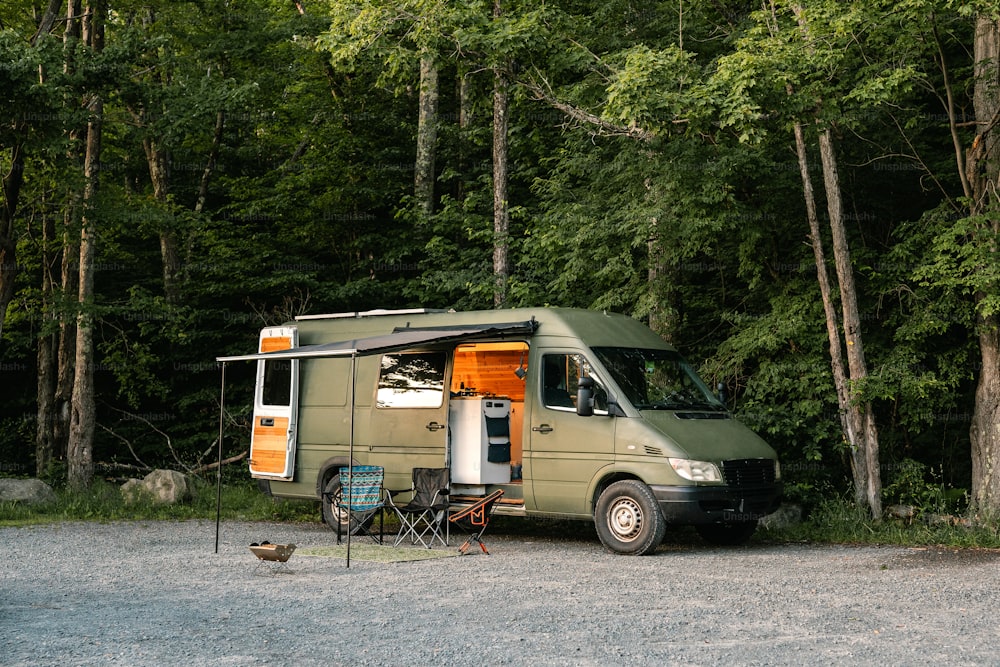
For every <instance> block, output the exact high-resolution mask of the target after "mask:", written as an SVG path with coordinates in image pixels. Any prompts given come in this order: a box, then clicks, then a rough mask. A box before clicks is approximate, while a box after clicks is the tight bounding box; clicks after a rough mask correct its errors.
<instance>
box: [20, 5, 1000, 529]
mask: <svg viewBox="0 0 1000 667" xmlns="http://www.w3.org/2000/svg"><path fill="white" fill-rule="evenodd" d="M46 4H47V3H42V2H40V1H39V0H33V2H31V3H20V2H16V3H15V2H0V171H4V172H8V171H9V170H10V169H11V168H12V148H13V147H14V146H15V145H17V144H18V142H22V143H23V146H24V155H25V156H26V157H25V163H24V168H23V169H24V186H23V192H22V193H21V198H20V203H19V207H18V210H17V213H16V217H15V224H14V233H15V235H16V243H17V268H18V275H17V284H16V288H17V289H16V294H15V298H14V300H13V301H12V302H11V304H10V306H9V308H8V310H7V313H6V317H5V319H4V321H3V328H2V341H0V378H2V379H3V381H2V382H0V404H2V405H3V408H2V410H0V474H19V475H26V474H34V434H35V429H36V414H37V407H36V396H35V394H36V356H35V354H36V353H35V350H36V347H37V344H38V341H39V339H40V338H41V337H42V336H45V335H50V334H51V333H52V332H53V331H55V330H57V328H58V325H59V323H60V322H66V321H71V320H72V318H73V317H74V316H75V313H76V309H77V308H78V306H77V304H76V303H75V299H74V296H75V293H74V292H73V291H72V290H71V286H64V287H65V288H66V292H65V293H63V292H62V291H59V290H57V291H56V292H55V293H54V294H53V295H51V296H46V295H45V294H43V292H42V290H41V285H42V277H43V265H44V264H45V263H46V262H52V261H53V257H55V258H56V261H57V262H58V261H61V260H62V256H61V255H59V253H60V252H61V251H62V250H63V249H64V248H65V252H67V253H68V259H67V261H69V262H70V263H72V261H73V259H72V246H64V245H63V242H62V241H61V239H62V238H63V236H62V233H63V231H64V230H65V232H66V234H67V235H68V236H69V237H72V236H73V235H74V234H75V235H76V237H77V238H78V237H79V231H78V229H77V228H75V227H74V226H73V225H74V224H76V223H75V222H74V221H72V220H70V221H69V222H68V223H64V214H65V212H66V210H67V206H68V201H69V199H70V196H71V194H70V193H71V192H72V191H73V190H74V188H76V187H78V186H79V183H80V180H81V178H82V173H81V167H80V159H79V150H78V147H77V146H76V144H75V142H76V141H77V139H74V138H73V132H74V131H75V130H76V129H77V128H78V127H79V126H80V124H81V122H83V121H84V120H85V119H86V111H85V109H84V108H83V105H82V103H81V100H82V99H84V98H85V97H86V96H87V95H89V94H92V93H95V92H99V93H100V94H101V95H102V96H103V97H104V100H105V122H104V147H103V157H102V168H101V173H102V181H101V191H100V196H99V198H98V200H97V203H96V206H97V209H96V210H97V217H98V219H99V220H100V232H99V246H98V253H99V260H98V265H97V279H96V290H97V298H96V300H95V302H94V303H92V304H85V307H87V308H91V309H92V310H93V312H94V313H95V314H96V316H97V322H98V325H97V332H96V338H95V340H96V345H97V351H98V359H99V361H98V362H97V364H96V365H95V369H94V370H95V375H96V381H97V392H98V395H97V408H98V424H99V428H98V432H97V441H96V443H95V460H96V461H97V462H98V472H99V473H100V474H102V475H103V476H106V477H120V476H123V475H125V474H127V469H126V468H123V467H121V466H122V465H131V466H138V467H140V468H142V467H148V466H155V465H172V464H178V463H180V462H183V463H184V465H186V466H189V467H194V466H197V465H199V464H203V463H205V462H206V461H210V460H211V459H212V457H213V454H214V451H215V450H214V448H213V446H214V445H213V443H214V440H215V437H216V433H217V432H218V394H219V373H218V368H217V366H216V364H215V363H214V361H213V360H214V358H215V357H216V356H218V355H222V354H226V353H239V352H247V351H250V350H252V349H253V347H254V345H255V340H256V334H257V331H258V330H259V328H260V327H261V326H263V325H265V324H274V323H277V322H280V321H283V320H284V319H286V318H287V317H289V316H291V315H294V314H299V313H306V312H308V313H319V312H338V311H351V310H368V309H372V308H398V307H413V306H426V307H454V308H458V309H471V308H487V307H490V306H491V304H492V303H493V300H492V289H493V282H492V280H493V279H492V275H491V274H492V263H491V257H492V255H491V253H492V245H493V236H492V235H493V226H492V211H493V209H492V191H491V178H492V175H491V174H492V172H491V162H490V155H491V136H492V135H491V122H492V117H491V104H492V102H491V95H492V85H493V79H492V72H491V70H490V68H491V67H497V66H501V65H503V66H506V67H509V75H510V77H511V80H512V81H513V82H514V83H513V85H512V88H511V91H512V94H513V97H512V100H511V112H510V117H511V131H510V138H511V147H510V159H511V164H510V179H511V180H510V205H511V239H510V253H511V258H512V263H513V267H512V274H511V285H510V295H511V302H512V303H514V304H516V305H545V304H549V305H560V306H576V307H587V308H606V309H610V310H615V311H619V312H624V313H628V314H630V315H633V316H635V317H638V318H640V319H647V320H649V321H651V322H653V323H654V324H655V325H656V326H657V328H658V329H659V330H660V331H662V333H663V334H664V335H665V336H668V337H669V339H670V340H672V341H673V342H674V343H675V344H676V345H677V346H678V347H679V348H680V349H681V350H682V351H683V352H684V353H685V354H686V355H687V356H688V357H690V358H691V359H692V360H694V361H695V362H696V363H699V364H700V365H701V367H702V370H703V374H704V375H705V377H706V380H708V381H709V383H710V384H712V385H715V384H716V383H723V384H724V385H725V386H726V388H727V391H728V394H729V397H730V399H729V400H730V403H731V407H732V408H733V409H734V411H735V412H736V413H737V414H738V415H739V416H741V417H742V418H743V419H744V420H745V421H746V422H747V423H748V424H749V425H750V426H752V427H753V428H755V429H756V430H758V432H760V433H761V434H762V435H764V436H765V437H766V439H768V440H769V441H770V442H771V443H772V444H773V445H774V447H775V448H776V449H777V450H778V452H779V454H780V456H781V458H782V461H783V465H784V470H785V472H786V481H787V485H788V486H787V488H788V491H789V495H790V496H791V497H792V498H794V499H797V500H800V501H804V502H806V503H807V505H808V506H810V507H812V506H819V503H820V502H821V500H822V499H823V498H830V497H833V496H839V494H840V493H842V492H843V491H844V489H845V488H847V485H848V484H849V479H850V472H849V468H848V463H847V457H846V455H845V451H844V446H843V440H842V435H841V431H840V422H839V418H838V415H837V401H836V395H835V393H834V390H833V381H832V378H831V375H830V362H829V356H828V351H827V345H828V342H827V337H826V330H825V324H824V320H823V311H822V307H821V303H820V298H819V290H818V287H817V284H816V272H815V264H814V261H813V256H812V251H811V249H810V248H809V246H808V245H807V244H806V236H807V233H808V226H807V223H806V219H805V213H804V204H803V193H802V183H801V181H800V179H799V173H798V165H797V163H796V160H795V152H794V141H793V138H792V130H791V128H792V124H793V123H794V122H796V121H803V122H807V140H808V141H809V145H810V150H815V133H816V131H817V129H818V128H820V127H823V128H825V127H832V128H833V129H834V133H835V138H836V141H837V148H838V151H839V154H840V161H841V182H842V185H843V194H844V197H845V205H846V209H847V210H846V222H847V227H848V231H849V234H850V241H851V244H852V253H853V258H854V269H855V275H856V280H857V283H858V289H859V291H860V294H859V301H860V308H861V310H862V320H863V325H864V332H863V334H864V337H865V345H866V353H867V355H868V360H869V366H870V371H871V375H870V377H869V378H868V379H867V381H866V383H865V385H864V387H863V388H862V390H863V395H864V397H865V398H867V399H868V400H870V401H872V402H873V404H874V405H875V408H876V410H877V415H878V420H879V432H880V434H881V440H882V460H883V465H884V470H885V472H884V474H883V478H884V480H885V492H886V497H887V500H888V501H890V502H911V503H914V504H918V505H920V506H921V507H926V508H928V509H930V505H931V504H933V503H932V500H933V499H932V498H929V497H928V496H926V494H925V495H914V492H912V491H907V490H906V489H908V488H910V487H912V486H913V484H914V483H916V482H922V483H923V484H925V485H932V486H933V485H937V486H939V487H940V488H942V489H944V490H945V491H950V490H953V489H958V490H959V491H958V492H957V493H956V494H953V495H956V496H957V497H961V496H962V493H961V490H963V489H968V488H969V485H970V476H971V469H970V456H969V447H970V443H969V415H970V414H971V412H972V400H973V396H972V392H973V388H974V380H975V377H976V375H977V368H976V367H975V364H976V360H977V359H978V356H977V355H976V339H975V332H974V330H973V314H974V303H973V300H972V296H973V294H974V293H975V292H976V291H977V290H982V289H984V288H985V289H987V290H989V289H990V286H991V285H994V284H996V275H997V270H998V269H997V266H998V264H997V262H996V260H995V257H994V255H993V251H992V247H994V246H993V245H992V243H993V240H991V239H986V240H985V241H984V242H981V243H970V242H968V241H969V239H970V238H971V237H973V236H975V235H980V236H981V235H983V234H984V232H983V231H982V230H983V229H984V227H983V226H982V225H978V224H977V221H976V220H974V219H973V220H969V219H966V218H964V217H963V215H964V214H963V210H965V209H964V208H963V203H962V188H961V184H960V182H959V179H958V170H957V167H956V164H955V147H954V146H953V144H952V136H951V134H950V128H949V119H948V117H947V108H946V107H945V106H944V102H945V97H946V93H947V92H948V91H947V90H946V88H945V86H946V83H947V84H949V85H950V86H951V89H950V92H951V94H953V95H954V96H955V97H956V98H957V101H956V105H957V108H958V109H959V112H960V113H967V112H968V111H967V110H968V108H969V106H970V104H971V102H970V100H969V97H968V96H969V95H970V94H971V76H972V70H971V67H972V62H971V54H970V51H971V40H972V30H973V22H972V19H971V18H970V17H971V14H972V11H973V9H974V8H972V7H971V6H970V5H966V4H963V3H952V2H943V1H942V2H931V1H926V2H924V1H920V0H911V1H909V2H904V3H883V2H875V3H871V2H868V3H859V2H834V1H832V0H814V1H811V2H808V3H806V12H807V16H808V25H809V28H810V33H809V34H810V40H806V39H803V37H802V32H801V26H800V24H799V22H798V21H797V20H796V16H795V15H794V13H793V11H792V8H793V5H791V4H787V3H775V4H765V5H761V6H758V5H757V4H754V3H743V2H726V1H724V2H713V3H707V2H697V1H696V2H691V3H685V2H674V3H658V2H655V3H636V2H632V1H631V0H612V1H610V2H608V1H602V2H588V1H586V0H583V1H577V2H567V1H563V0H559V1H557V2H554V3H544V4H541V5H539V4H538V3H527V2H514V1H510V2H507V1H505V2H503V3H502V7H503V13H502V15H501V16H499V17H495V16H494V15H493V6H492V3H483V2H465V3H455V2H450V1H447V0H438V1H435V2H430V1H428V0H359V1H358V2H352V3H346V2H340V1H338V0H323V1H319V0H317V1H315V2H308V1H307V2H305V3H304V4H303V5H302V7H304V12H300V11H298V10H297V7H296V4H295V3H293V2H286V1H280V2H279V1H278V0H246V1H242V2H226V1H223V0H202V1H199V2H172V1H167V0H153V1H152V2H150V1H148V0H146V1H144V2H142V3H139V2H134V1H133V0H111V2H110V8H111V13H110V15H109V18H108V23H107V37H106V45H105V49H104V51H103V52H101V53H99V54H97V53H92V52H89V51H88V50H87V49H85V48H84V47H81V46H79V45H78V44H77V45H74V44H72V43H66V44H64V42H63V40H62V30H64V26H62V24H61V23H59V22H57V23H56V26H55V27H54V29H53V32H52V34H51V35H50V36H49V37H48V38H45V37H42V38H41V39H39V40H37V41H36V42H35V43H34V44H32V43H31V38H32V36H33V34H34V32H35V29H36V21H37V20H38V17H39V16H40V15H41V10H42V9H43V8H44V5H46ZM977 7H978V6H977ZM31 9H34V13H32V12H31V11H30V10H31ZM424 51H430V52H433V53H434V54H435V57H436V60H437V64H438V68H439V71H440V81H441V90H440V105H439V111H438V114H439V134H438V146H437V159H436V164H437V176H438V180H437V203H436V208H435V210H434V212H433V213H432V214H431V215H426V214H424V213H423V212H421V211H420V209H419V207H418V206H416V205H415V204H414V202H413V201H412V193H413V168H414V167H413V165H414V154H415V135H416V130H417V126H416V123H417V113H416V107H417V95H416V88H417V76H418V66H417V63H418V59H419V55H420V53H421V52H424ZM70 61H72V63H73V66H72V67H69V66H64V65H65V63H68V62H70ZM942 65H944V66H945V67H946V68H947V76H948V79H947V80H946V79H945V74H944V72H945V69H943V67H942ZM40 71H42V72H44V76H43V78H42V79H41V80H40V79H39V72H40ZM463 78H464V80H465V82H466V83H467V86H464V87H463V86H460V85H459V83H460V81H461V80H462V79H463ZM220 114H221V118H222V119H223V124H222V125H221V129H220V130H217V129H216V127H217V126H216V122H217V119H218V118H220ZM460 118H461V119H464V121H463V122H462V123H460V122H459V121H460ZM957 132H958V139H959V142H960V145H961V146H962V147H963V150H964V148H965V147H968V146H969V145H970V144H971V141H972V136H973V129H972V128H970V127H968V125H967V124H965V125H962V124H959V125H958V129H957ZM150 146H155V147H159V148H160V149H161V150H162V151H164V152H165V154H166V155H167V156H168V160H169V173H170V176H169V190H168V191H167V192H156V191H154V184H153V182H152V180H151V178H150V172H149V168H148V163H147V157H148V150H149V147H150ZM816 163H817V164H818V160H817V161H816ZM206 170H207V171H208V172H209V173H210V177H209V178H207V179H206V178H205V175H206ZM815 178H816V180H817V185H818V181H819V178H820V175H819V174H818V173H817V174H816V175H815ZM46 224H50V225H53V226H54V227H55V229H57V230H59V234H58V236H57V237H56V238H55V239H53V238H49V237H45V236H44V234H43V227H44V226H45V225H46ZM64 224H65V225H68V226H66V227H64ZM164 238H170V239H172V240H173V242H175V243H176V247H177V248H178V249H179V264H178V265H177V266H176V267H174V268H175V269H176V281H175V282H174V283H168V282H165V279H164V261H163V257H162V255H161V243H162V242H163V239H164ZM984 249H985V250H984ZM53 253H54V254H53ZM56 266H58V264H56ZM983 267H989V269H988V270H984V269H983ZM172 290H176V291H175V292H174V291H172ZM996 298H997V297H996V295H993V296H991V297H990V298H988V299H985V300H983V301H981V302H980V303H979V307H980V309H983V310H986V311H989V312H992V311H993V310H996V308H997V302H996ZM250 374H251V369H248V368H233V369H232V370H231V375H230V377H229V379H230V387H231V390H230V393H229V396H228V397H227V405H228V406H229V408H230V415H229V416H230V417H231V418H232V419H231V421H230V422H229V423H228V424H227V439H226V441H225V451H226V454H227V456H232V455H237V454H239V453H240V452H242V451H244V450H245V449H246V447H247V431H246V412H247V410H248V409H249V408H248V403H249V400H248V396H249V383H250V381H251V378H250ZM907 462H911V463H912V464H915V465H916V466H918V467H917V468H914V465H911V463H907ZM915 469H917V470H919V471H921V472H920V474H919V477H920V479H919V480H916V482H915V481H914V480H912V479H910V480H909V481H907V480H904V479H902V478H901V477H902V475H904V474H905V475H911V476H912V475H913V471H914V470H915ZM908 493H909V495H907V494H908ZM942 493H944V491H943V492H942ZM962 509H963V508H962V507H956V508H954V511H961V510H962Z"/></svg>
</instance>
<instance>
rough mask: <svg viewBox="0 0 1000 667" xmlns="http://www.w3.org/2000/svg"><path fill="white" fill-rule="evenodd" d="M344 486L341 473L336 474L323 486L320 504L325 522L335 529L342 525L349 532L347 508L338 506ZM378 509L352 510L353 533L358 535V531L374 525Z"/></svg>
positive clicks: (341, 528) (342, 530) (343, 530)
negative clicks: (341, 481)
mask: <svg viewBox="0 0 1000 667" xmlns="http://www.w3.org/2000/svg"><path fill="white" fill-rule="evenodd" d="M341 490H342V486H341V484H340V475H334V476H333V477H331V478H330V480H329V481H328V482H327V483H326V485H325V486H324V487H323V498H322V502H321V503H320V506H321V508H322V512H323V522H324V523H325V524H326V525H328V526H329V527H330V528H332V529H333V530H337V527H338V526H339V527H340V531H341V532H342V533H345V534H346V533H347V532H348V531H347V518H348V517H347V510H345V509H340V508H339V507H337V503H339V502H340V497H341V496H340V494H341ZM377 512H378V510H371V511H368V512H352V513H351V517H350V518H351V530H350V533H351V535H356V534H357V533H358V532H363V531H367V530H368V528H369V527H370V526H371V525H372V521H374V519H375V514H376V513H377Z"/></svg>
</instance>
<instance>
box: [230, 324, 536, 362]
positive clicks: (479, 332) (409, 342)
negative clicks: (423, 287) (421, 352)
mask: <svg viewBox="0 0 1000 667" xmlns="http://www.w3.org/2000/svg"><path fill="white" fill-rule="evenodd" d="M537 327H538V323H537V322H536V321H535V320H528V321H524V322H506V323H502V324H467V325H457V326H449V327H431V328H397V329H396V330H395V331H393V332H392V333H390V334H383V335H380V336H371V337H369V338H355V339H352V340H345V341H338V342H335V343H320V344H318V345H303V346H301V347H295V348H292V349H289V350H278V351H276V352H259V353H255V354H241V355H235V356H229V357H216V359H215V360H216V361H221V362H229V361H260V360H268V361H269V360H276V359H312V358H322V357H351V356H359V357H361V356H366V355H371V354H383V353H385V352H395V351H399V350H405V349H408V348H411V347H417V346H420V345H433V344H436V343H460V342H463V341H467V340H476V339H481V338H497V337H505V336H530V335H531V334H533V333H534V332H535V329H536V328H537Z"/></svg>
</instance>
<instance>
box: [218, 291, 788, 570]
mask: <svg viewBox="0 0 1000 667" xmlns="http://www.w3.org/2000/svg"><path fill="white" fill-rule="evenodd" d="M219 360H220V361H223V362H226V361H236V360H256V361H257V362H258V363H257V378H256V387H255V397H254V415H253V435H252V440H251V452H250V463H249V467H250V473H251V475H252V476H253V477H254V478H256V479H258V480H259V483H260V484H261V486H262V488H263V489H264V490H265V491H266V492H268V493H271V494H273V495H274V496H279V497H287V498H312V499H317V500H320V501H321V503H322V504H323V516H324V519H325V520H326V521H327V522H328V523H329V524H330V525H331V526H335V525H336V524H337V522H338V521H342V520H343V517H340V516H338V515H337V513H336V512H334V511H333V508H332V507H331V506H330V504H329V502H328V501H327V500H324V498H327V497H328V493H334V492H335V491H336V489H338V488H339V484H340V480H339V475H338V470H339V468H340V467H342V466H344V465H347V464H348V462H353V463H354V464H368V465H378V466H383V467H384V468H385V474H386V486H387V487H388V488H408V487H409V484H410V476H411V471H412V469H413V468H417V467H428V468H442V467H448V468H449V469H450V472H451V481H452V491H451V493H452V502H453V504H461V503H463V502H465V503H471V502H475V500H476V499H477V498H481V497H483V496H484V495H486V494H488V493H490V492H492V491H493V490H495V489H497V488H502V489H503V490H504V496H503V499H504V501H503V503H502V504H501V505H500V506H499V507H498V509H497V512H498V513H500V514H506V515H516V516H528V517H551V518H569V519H585V520H593V521H594V523H595V526H596V529H597V533H598V535H599V536H600V539H601V542H602V543H603V544H604V545H605V546H606V547H607V548H608V549H609V550H611V551H614V552H617V553H622V554H636V555H642V554H648V553H652V552H653V551H655V550H656V548H657V546H658V545H659V544H660V542H661V541H662V539H663V536H664V534H665V531H666V527H667V525H693V526H695V527H696V528H697V530H698V532H699V533H700V534H701V535H702V536H703V537H704V538H705V539H706V540H708V541H709V542H712V543H716V544H740V543H743V542H745V541H746V540H748V539H749V538H750V536H751V535H752V534H753V532H754V530H755V529H756V527H757V522H758V520H759V519H760V518H761V517H763V516H765V515H767V514H769V513H771V512H772V511H774V510H775V509H776V507H777V504H778V502H779V501H780V497H781V490H782V486H781V473H780V467H779V464H778V460H777V455H776V454H775V452H774V450H773V449H772V448H771V447H770V446H768V445H767V443H765V442H764V441H763V440H762V439H761V438H759V437H758V436H757V435H755V434H754V433H753V432H752V431H751V430H750V429H748V428H747V427H745V426H744V425H743V424H741V423H740V422H739V421H737V420H736V419H734V418H733V416H732V415H731V414H730V413H729V412H728V411H727V409H726V407H725V406H724V405H723V404H722V403H721V402H720V401H719V400H718V398H716V396H714V395H713V393H712V392H711V391H710V390H709V388H708V387H707V386H706V385H705V383H704V382H703V381H702V380H701V379H700V378H699V377H698V375H697V373H696V372H695V370H694V369H693V368H692V367H691V366H690V365H689V364H688V363H687V362H686V361H685V360H684V358H683V357H682V356H681V355H680V354H678V353H677V351H676V350H674V349H673V348H672V347H670V346H669V345H667V344H665V343H664V342H663V340H662V339H661V338H660V337H659V336H657V335H656V334H655V333H653V331H651V330H650V329H649V328H648V327H646V326H644V325H643V324H641V323H639V322H637V321H636V320H633V319H631V318H629V317H626V316H623V315H616V314H611V313H605V312H599V311H590V310H579V309H566V308H522V309H513V310H491V311H474V312H454V311H432V310H426V309H415V310H405V311H399V310H396V311H386V310H378V311H369V312H359V313H344V314H336V315H316V316H302V317H299V318H296V320H295V321H293V322H289V323H287V324H284V325H282V326H279V327H269V328H267V329H264V330H263V331H261V333H260V344H259V350H258V353H256V354H249V355H242V356H233V357H220V359H219Z"/></svg>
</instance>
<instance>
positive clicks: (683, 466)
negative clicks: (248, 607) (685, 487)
mask: <svg viewBox="0 0 1000 667" xmlns="http://www.w3.org/2000/svg"><path fill="white" fill-rule="evenodd" d="M667 460H668V461H670V466H671V467H672V468H673V469H674V471H675V472H676V473H677V474H678V475H680V476H681V477H683V478H684V479H687V480H691V481H692V482H721V481H722V475H721V474H720V473H719V469H718V468H717V467H716V466H715V464H714V463H709V462H708V461H692V460H691V459H667Z"/></svg>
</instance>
